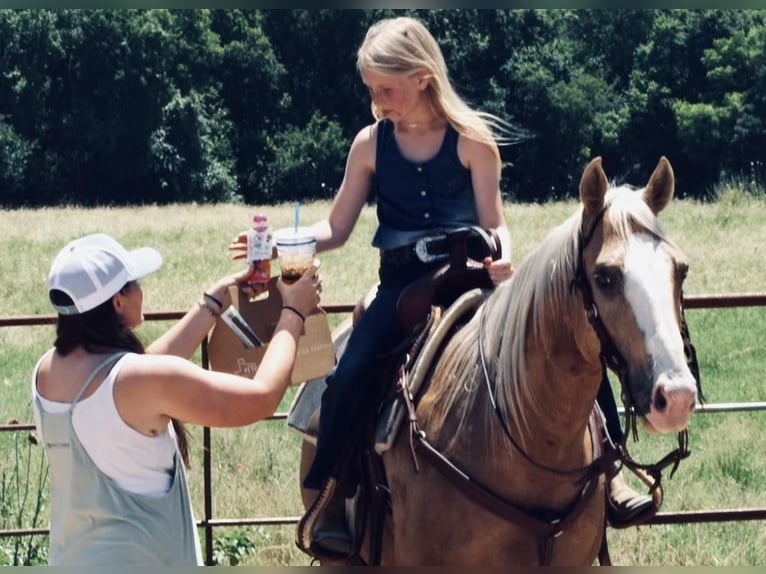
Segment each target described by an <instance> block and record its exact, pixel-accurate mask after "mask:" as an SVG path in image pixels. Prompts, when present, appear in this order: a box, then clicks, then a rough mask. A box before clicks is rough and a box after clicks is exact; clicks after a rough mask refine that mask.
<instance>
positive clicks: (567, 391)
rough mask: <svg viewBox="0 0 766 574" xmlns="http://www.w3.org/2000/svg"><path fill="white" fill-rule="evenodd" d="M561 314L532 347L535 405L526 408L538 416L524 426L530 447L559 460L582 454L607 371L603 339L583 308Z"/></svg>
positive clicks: (529, 375) (545, 457)
mask: <svg viewBox="0 0 766 574" xmlns="http://www.w3.org/2000/svg"><path fill="white" fill-rule="evenodd" d="M557 319H558V322H557V325H558V327H557V329H556V330H553V331H551V332H549V333H547V334H546V337H547V338H546V340H545V341H544V342H543V341H537V344H531V345H530V344H527V346H526V347H527V349H528V352H527V355H526V363H527V364H526V376H527V384H528V385H530V388H531V389H533V391H532V393H531V400H532V402H533V403H534V404H529V405H523V404H522V405H520V409H521V410H522V411H528V412H533V413H537V417H536V420H535V421H529V423H530V424H528V425H527V427H526V428H525V429H519V430H520V432H521V433H522V441H523V442H524V443H526V444H528V445H529V450H530V452H534V453H535V454H536V455H537V456H538V457H539V458H541V459H542V460H547V461H548V462H550V463H552V464H554V465H560V464H562V463H564V462H566V460H565V459H567V458H575V459H577V458H579V457H580V456H581V448H580V446H581V442H582V439H581V437H582V434H583V433H584V432H585V428H586V426H587V424H588V418H589V416H590V413H591V411H592V410H593V406H594V403H595V399H596V394H597V392H598V387H599V385H600V382H601V374H602V373H601V363H600V358H599V346H598V339H597V338H596V336H595V333H594V332H593V330H592V328H591V327H590V325H589V324H588V323H587V320H586V319H585V318H584V313H583V312H582V310H581V309H579V308H577V309H567V310H565V311H559V312H558V317H557ZM570 462H571V461H570Z"/></svg>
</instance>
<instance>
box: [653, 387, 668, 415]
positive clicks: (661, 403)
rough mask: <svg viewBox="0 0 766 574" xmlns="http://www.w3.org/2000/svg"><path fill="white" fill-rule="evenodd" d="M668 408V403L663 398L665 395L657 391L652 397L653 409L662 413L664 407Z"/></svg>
mask: <svg viewBox="0 0 766 574" xmlns="http://www.w3.org/2000/svg"><path fill="white" fill-rule="evenodd" d="M667 406H668V401H667V399H666V398H665V393H663V392H662V391H658V392H657V394H656V395H655V396H654V408H656V409H657V410H658V411H664V410H665V407H667Z"/></svg>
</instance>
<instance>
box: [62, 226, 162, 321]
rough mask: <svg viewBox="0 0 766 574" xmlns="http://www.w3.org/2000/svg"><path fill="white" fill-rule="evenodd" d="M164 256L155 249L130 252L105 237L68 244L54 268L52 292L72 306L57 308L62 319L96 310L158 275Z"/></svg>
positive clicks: (94, 237) (83, 239) (88, 237)
mask: <svg viewBox="0 0 766 574" xmlns="http://www.w3.org/2000/svg"><path fill="white" fill-rule="evenodd" d="M161 265H162V255H160V253H159V252H158V251H157V250H156V249H153V248H151V247H142V248H140V249H133V250H132V251H128V250H127V249H125V248H124V247H123V246H122V245H120V244H119V243H118V242H117V241H116V240H115V239H113V238H112V237H110V236H109V235H106V234H104V233H94V234H92V235H86V236H85V237H81V238H79V239H75V240H74V241H71V242H69V243H68V244H67V246H66V247H64V248H63V249H62V250H61V251H59V254H58V255H56V258H55V259H54V260H53V263H52V264H51V270H50V273H49V274H48V292H49V293H50V291H51V290H53V289H58V290H59V291H63V292H64V293H66V294H67V295H68V296H69V297H70V298H71V299H72V302H73V304H72V305H56V304H54V303H51V304H52V305H53V308H54V309H56V311H58V312H59V313H60V314H61V315H77V314H79V313H85V312H86V311H90V310H91V309H95V308H96V307H98V306H99V305H101V304H102V303H104V302H105V301H108V300H109V299H110V298H112V297H113V296H114V295H116V294H117V293H118V292H119V291H120V289H122V288H123V287H124V286H125V284H126V283H128V282H129V281H135V280H136V279H140V278H141V277H144V276H146V275H149V274H150V273H154V272H155V271H157V269H159V268H160V266H161Z"/></svg>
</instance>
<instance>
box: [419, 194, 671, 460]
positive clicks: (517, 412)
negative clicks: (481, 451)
mask: <svg viewBox="0 0 766 574" xmlns="http://www.w3.org/2000/svg"><path fill="white" fill-rule="evenodd" d="M642 192H643V190H638V191H634V190H631V189H629V188H628V187H627V186H622V187H612V188H610V190H609V191H608V192H607V195H606V197H605V203H606V205H607V209H606V212H605V214H604V217H605V219H608V221H609V224H610V225H611V227H612V229H613V230H614V233H615V234H616V236H617V237H618V238H619V239H620V240H627V238H628V237H629V236H630V235H631V234H632V233H633V232H634V231H635V230H636V229H637V228H640V229H643V230H645V231H646V232H648V233H650V234H652V235H654V236H656V237H658V238H662V239H665V234H664V231H663V229H662V227H661V225H660V223H659V221H658V220H657V218H656V216H655V215H654V214H653V213H652V211H651V210H650V209H649V207H648V205H647V204H646V203H645V202H644V201H643V200H642V198H641V194H642ZM582 218H583V208H582V205H581V206H580V207H579V208H578V209H577V211H576V212H575V213H574V214H573V215H572V216H570V217H569V218H568V219H567V220H566V221H564V222H563V223H561V224H560V225H558V226H557V227H555V228H554V229H553V230H552V231H551V232H550V233H549V234H548V236H547V237H546V238H545V239H544V240H543V241H542V242H541V243H539V244H538V245H537V246H536V247H535V248H534V249H533V250H532V251H531V252H530V253H529V254H528V255H527V257H526V258H525V259H524V261H523V262H522V263H521V265H519V267H518V268H517V269H516V272H515V273H514V275H513V277H512V278H511V280H510V281H507V282H505V283H503V284H502V285H500V286H499V287H498V288H497V289H496V290H495V291H494V292H492V293H491V294H490V296H489V297H488V298H487V300H486V301H485V302H484V303H483V304H482V305H481V307H479V309H478V310H477V312H476V314H475V315H474V317H473V318H472V319H471V320H470V321H469V322H468V323H467V324H466V326H465V327H463V329H462V330H461V332H460V334H459V336H456V337H453V338H452V340H451V341H450V342H449V344H448V346H447V348H446V349H445V351H444V353H443V355H442V356H443V359H442V360H441V362H440V364H439V366H438V367H437V369H436V371H435V372H434V375H433V381H439V383H438V384H437V385H435V386H434V392H435V393H436V395H435V396H434V398H433V404H434V405H438V408H434V409H433V412H431V413H428V414H427V415H426V418H428V419H430V420H431V421H432V423H433V424H434V425H435V426H436V427H437V428H441V427H442V426H443V425H444V423H445V421H446V418H447V416H448V414H450V413H451V414H452V415H453V416H454V415H458V416H459V424H458V427H457V430H456V432H455V433H454V434H453V438H452V441H453V442H454V441H456V440H457V438H458V436H459V435H460V433H461V432H462V431H463V430H464V429H465V427H466V425H467V424H468V422H469V414H470V413H471V412H472V411H474V406H475V405H474V403H475V401H476V400H477V397H482V399H481V400H485V401H487V406H486V407H485V409H489V408H491V407H490V406H489V401H488V400H487V397H486V393H485V392H480V393H479V392H477V390H478V389H479V388H481V387H485V386H486V382H485V377H484V374H483V370H482V366H481V360H480V355H479V351H478V348H479V345H478V341H479V339H481V342H482V344H483V348H484V357H485V359H486V365H487V370H488V374H489V376H490V377H494V378H495V384H494V387H495V389H496V399H497V403H498V405H500V409H501V410H502V412H503V413H504V416H505V418H506V420H507V423H508V426H509V428H510V429H511V431H512V432H514V431H515V433H516V436H517V437H523V436H525V435H526V434H527V433H528V432H530V431H531V430H533V426H534V421H535V420H539V419H540V418H541V417H544V416H545V411H544V405H542V404H540V402H539V400H538V398H537V397H536V396H535V393H534V388H533V387H532V385H531V384H530V383H529V380H528V377H527V365H526V361H525V354H524V353H525V351H524V346H525V340H526V339H527V337H528V336H531V337H535V338H536V339H537V340H538V341H539V343H540V345H541V346H542V348H543V349H544V351H545V353H546V354H552V352H553V350H552V349H550V348H549V347H548V346H547V344H548V343H549V342H550V341H549V340H548V339H547V338H546V335H545V334H546V333H549V332H551V331H552V330H557V329H559V328H565V325H564V323H565V322H566V321H567V318H568V317H570V316H571V313H572V312H577V313H580V312H582V309H583V307H582V303H581V301H580V299H579V295H578V294H575V296H574V297H576V298H574V297H573V294H572V292H571V282H572V279H573V277H574V274H575V270H576V267H577V264H578V261H577V259H578V248H579V241H580V228H581V223H582ZM573 302H574V305H573ZM480 332H481V333H482V334H481V337H480V336H479V334H480ZM432 384H433V383H432ZM478 412H481V411H478ZM487 412H488V411H487ZM484 421H485V425H486V428H485V436H486V437H487V439H488V445H487V446H488V448H489V452H490V453H492V451H493V450H494V449H495V448H496V447H497V446H499V445H500V444H502V442H503V441H505V438H504V437H503V436H502V433H501V432H500V425H498V424H497V421H496V420H494V416H486V417H484ZM473 423H474V424H476V420H473ZM521 440H522V442H523V439H521ZM451 445H452V442H451V443H450V444H448V445H446V448H447V449H449V448H450V447H451Z"/></svg>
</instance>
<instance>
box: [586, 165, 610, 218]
mask: <svg viewBox="0 0 766 574" xmlns="http://www.w3.org/2000/svg"><path fill="white" fill-rule="evenodd" d="M608 186H609V182H608V181H607V179H606V174H605V173H604V169H603V168H602V167H601V157H600V156H599V157H597V158H594V159H592V160H591V162H590V163H589V164H588V166H587V167H586V168H585V171H584V172H583V174H582V178H580V201H581V202H582V204H583V206H584V207H585V215H586V216H590V215H593V214H594V213H597V212H598V211H599V210H600V209H601V207H602V206H603V205H604V195H605V194H606V189H607V187H608Z"/></svg>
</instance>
